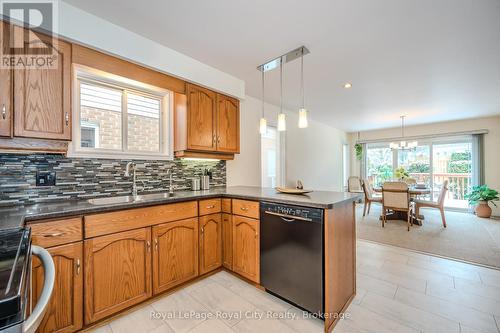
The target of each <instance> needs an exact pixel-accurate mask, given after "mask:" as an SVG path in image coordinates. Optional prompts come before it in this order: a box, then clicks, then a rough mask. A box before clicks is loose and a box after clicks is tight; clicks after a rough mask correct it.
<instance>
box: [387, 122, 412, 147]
mask: <svg viewBox="0 0 500 333" xmlns="http://www.w3.org/2000/svg"><path fill="white" fill-rule="evenodd" d="M405 117H406V116H404V115H403V116H400V118H401V141H399V142H397V141H396V142H391V143H390V144H389V147H390V148H391V149H399V150H405V149H415V148H416V147H417V146H418V141H416V140H414V141H406V140H405Z"/></svg>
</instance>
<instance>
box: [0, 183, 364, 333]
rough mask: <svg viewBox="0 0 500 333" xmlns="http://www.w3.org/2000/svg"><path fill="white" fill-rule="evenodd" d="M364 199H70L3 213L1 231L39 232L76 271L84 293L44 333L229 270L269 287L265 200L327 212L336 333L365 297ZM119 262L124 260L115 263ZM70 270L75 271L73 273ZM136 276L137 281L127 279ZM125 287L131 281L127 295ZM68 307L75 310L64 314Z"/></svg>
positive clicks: (315, 195)
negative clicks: (360, 237)
mask: <svg viewBox="0 0 500 333" xmlns="http://www.w3.org/2000/svg"><path fill="white" fill-rule="evenodd" d="M115 198H117V197H115ZM118 198H120V197H118ZM121 198H123V197H121ZM356 199H357V196H356V195H353V194H349V193H344V192H323V191H317V192H312V193H310V194H308V195H299V196H297V195H287V194H279V193H277V192H276V191H275V190H274V189H267V188H259V187H242V186H240V187H228V188H219V189H217V188H215V189H212V190H208V191H196V192H193V191H182V192H181V191H179V192H175V194H174V195H173V196H168V195H166V194H163V193H161V194H148V195H144V196H140V197H139V198H138V200H135V201H133V200H132V201H127V200H123V201H122V202H120V201H121V200H117V201H114V202H113V200H111V201H108V202H107V201H105V200H103V201H101V202H99V201H94V202H92V201H87V200H69V201H61V202H55V203H47V204H36V205H31V206H24V207H23V206H20V207H11V208H3V209H1V210H0V221H1V222H0V228H2V229H5V228H9V227H18V226H22V225H28V226H30V227H31V228H32V234H33V243H34V244H39V245H41V246H44V247H46V248H48V249H49V251H51V250H52V252H51V254H52V255H53V256H54V258H56V257H57V260H56V259H55V262H56V267H59V268H62V267H65V268H66V270H64V271H63V270H62V269H61V271H60V273H59V279H64V281H73V282H72V284H71V287H70V288H74V289H75V293H73V292H72V291H71V289H70V288H68V290H60V291H58V292H56V293H55V295H56V297H54V298H53V300H52V304H51V310H49V311H48V312H47V315H46V318H45V319H44V322H42V325H41V326H40V327H41V329H42V331H43V332H49V331H53V330H56V328H57V329H59V328H60V327H53V325H58V323H61V322H66V324H65V325H67V326H68V327H69V326H71V327H72V328H71V329H69V331H78V330H80V329H82V328H84V327H89V326H92V325H93V324H94V323H96V322H98V321H100V320H102V319H104V318H108V317H110V316H112V315H113V314H116V313H118V312H120V311H122V310H124V309H126V308H129V307H131V306H133V305H136V304H138V303H141V302H143V301H145V300H147V299H149V298H151V297H154V296H156V295H158V294H160V293H164V292H166V291H171V290H173V288H178V287H180V286H181V285H183V284H185V283H187V282H189V281H192V280H194V279H199V278H200V277H202V276H203V275H205V274H207V275H208V274H211V273H213V272H216V271H218V270H220V269H222V268H223V269H225V270H228V271H231V272H233V273H235V274H237V275H238V276H240V277H242V278H243V279H244V280H246V281H248V282H250V283H252V284H254V285H256V286H260V282H261V281H260V267H259V266H260V241H259V233H260V230H261V229H260V224H261V223H264V221H262V219H261V213H262V212H260V209H259V203H261V202H266V203H278V204H286V205H292V206H297V207H299V206H300V207H311V208H318V209H320V210H322V213H323V214H322V216H323V231H322V232H323V249H324V253H323V258H324V259H323V271H324V277H323V281H324V282H323V284H324V286H323V289H322V290H324V291H323V302H324V303H323V304H324V307H323V308H324V318H325V330H326V331H331V330H332V329H333V326H334V325H335V324H336V322H337V319H338V318H339V316H340V314H341V313H343V311H345V309H346V308H347V306H348V305H349V304H350V302H351V300H352V298H353V297H354V296H355V292H356V285H355V280H356V279H355V267H356V265H355V248H356V235H355V220H354V201H355V200H356ZM127 252H129V253H127ZM124 253H127V254H126V255H125V254H124ZM110 262H113V263H115V264H114V265H112V267H105V266H107V265H108V264H106V263H110ZM68 264H73V266H74V271H72V270H71V269H70V270H69V271H68V269H67V267H68ZM69 267H72V266H69ZM56 270H57V268H56ZM34 271H35V274H34V278H35V281H36V278H37V277H38V276H43V273H42V272H41V270H40V271H38V270H37V267H36V265H35V268H34ZM80 272H83V274H80ZM63 274H66V275H67V276H64V277H62V275H63ZM127 276H128V278H125V279H130V281H128V280H127V281H123V280H122V279H123V277H127ZM120 281H121V282H120ZM120 283H125V284H129V285H128V287H127V289H125V286H124V287H123V288H122V287H120ZM82 285H84V286H85V288H84V292H83V293H81V286H82ZM109 285H113V286H115V288H108V287H106V286H109ZM56 286H57V283H56ZM76 289H79V290H80V292H76ZM68 302H72V303H73V305H74V306H73V307H72V308H70V307H68V309H59V308H60V307H61V304H68ZM71 311H73V312H74V313H69V312H71ZM51 316H55V317H57V316H68V318H72V320H69V319H64V320H62V321H61V320H55V319H61V318H49V317H51ZM68 321H69V323H68ZM44 327H45V329H44Z"/></svg>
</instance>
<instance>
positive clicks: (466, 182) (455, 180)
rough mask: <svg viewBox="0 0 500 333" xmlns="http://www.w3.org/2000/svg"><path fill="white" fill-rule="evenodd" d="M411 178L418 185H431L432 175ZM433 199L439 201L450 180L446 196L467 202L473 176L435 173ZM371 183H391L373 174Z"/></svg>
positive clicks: (370, 177) (411, 175)
mask: <svg viewBox="0 0 500 333" xmlns="http://www.w3.org/2000/svg"><path fill="white" fill-rule="evenodd" d="M410 177H411V178H415V179H416V180H417V182H418V183H425V184H427V185H430V174H429V173H416V172H415V173H413V172H412V173H410ZM433 178H434V179H433V189H432V192H433V197H434V199H437V197H438V195H439V192H440V191H441V187H442V184H443V182H444V181H445V180H448V188H449V190H448V193H447V194H446V196H447V197H448V198H449V199H454V200H465V195H466V194H467V193H468V191H469V189H470V187H471V174H470V173H446V172H443V173H434V174H433ZM368 180H369V181H370V183H372V184H374V185H377V186H379V185H382V184H383V183H384V181H389V180H391V179H387V178H386V177H382V176H381V175H378V174H373V175H371V176H369V177H368Z"/></svg>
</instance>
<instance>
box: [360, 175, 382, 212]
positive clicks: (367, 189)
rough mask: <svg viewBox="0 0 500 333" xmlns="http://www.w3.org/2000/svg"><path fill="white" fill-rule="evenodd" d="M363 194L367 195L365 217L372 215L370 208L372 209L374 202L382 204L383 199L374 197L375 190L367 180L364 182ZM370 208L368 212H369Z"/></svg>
mask: <svg viewBox="0 0 500 333" xmlns="http://www.w3.org/2000/svg"><path fill="white" fill-rule="evenodd" d="M363 192H364V193H365V206H364V207H363V216H365V215H366V213H368V215H370V208H371V207H372V202H376V203H379V204H382V197H377V196H374V195H373V189H372V186H371V184H370V182H368V181H367V180H364V181H363ZM367 208H368V210H367Z"/></svg>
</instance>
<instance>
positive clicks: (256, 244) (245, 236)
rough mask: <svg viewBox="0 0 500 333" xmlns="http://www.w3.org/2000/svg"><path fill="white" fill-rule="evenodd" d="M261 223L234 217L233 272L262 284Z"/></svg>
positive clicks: (246, 218)
mask: <svg viewBox="0 0 500 333" xmlns="http://www.w3.org/2000/svg"><path fill="white" fill-rule="evenodd" d="M259 233H260V222H259V220H256V219H252V218H248V217H243V216H238V215H233V240H232V241H233V271H234V272H236V273H238V274H240V275H241V276H243V277H245V278H247V279H249V280H251V281H253V282H255V283H259V282H260V240H259Z"/></svg>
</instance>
